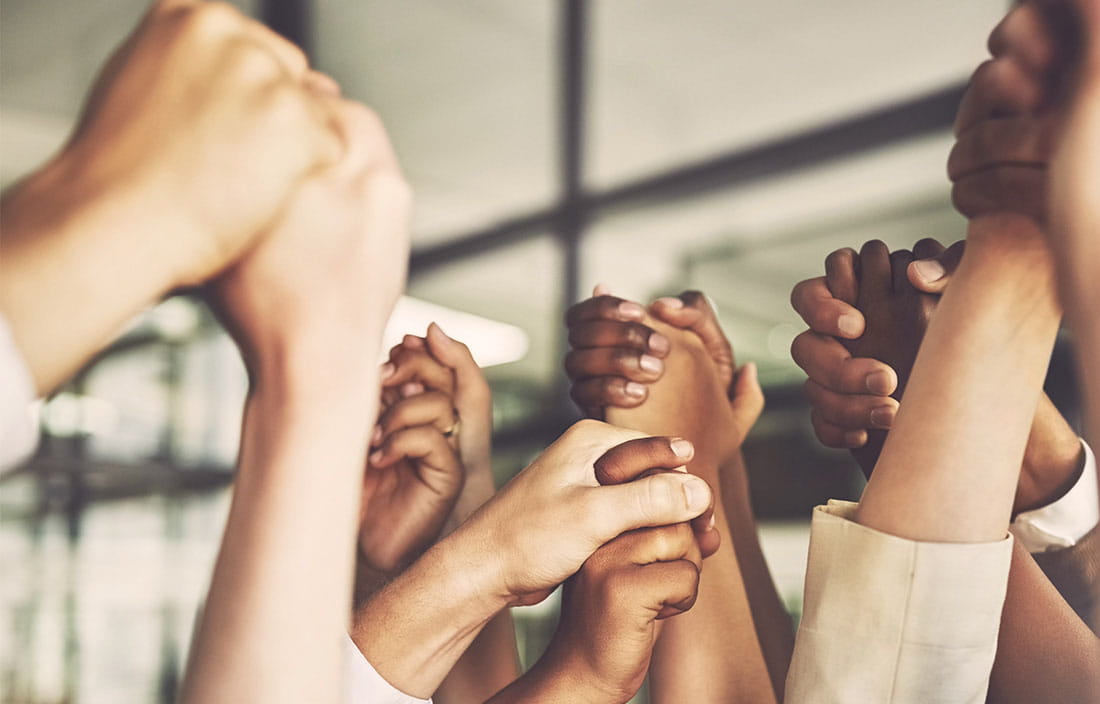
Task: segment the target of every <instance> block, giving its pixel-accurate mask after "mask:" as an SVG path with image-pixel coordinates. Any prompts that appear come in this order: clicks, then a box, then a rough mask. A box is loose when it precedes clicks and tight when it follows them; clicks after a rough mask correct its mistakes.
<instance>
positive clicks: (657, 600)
mask: <svg viewBox="0 0 1100 704" xmlns="http://www.w3.org/2000/svg"><path fill="white" fill-rule="evenodd" d="M596 293H597V294H598V295H597V296H596V297H594V298H592V299H589V300H587V301H584V302H582V303H580V304H578V305H576V306H574V307H573V308H572V309H571V310H570V311H569V313H568V316H567V323H568V325H569V328H570V340H571V342H572V343H573V345H574V347H575V349H574V350H573V351H572V352H571V353H570V354H569V356H568V358H567V360H566V368H567V371H568V373H569V374H570V376H571V377H572V378H573V379H574V387H573V395H574V398H575V399H576V400H577V402H578V403H579V404H580V405H581V406H582V407H583V408H585V409H587V410H588V414H589V415H590V416H592V417H595V418H601V419H602V418H603V417H604V416H605V415H606V416H607V419H608V420H610V421H612V422H614V423H616V426H618V427H613V426H611V425H606V424H604V423H600V422H596V421H595V420H586V421H581V422H579V423H577V424H576V425H574V426H573V427H571V428H570V429H569V430H567V431H566V433H565V434H563V436H562V437H561V438H560V439H558V440H557V441H556V442H555V443H554V444H553V445H551V446H550V447H549V448H548V449H547V450H546V451H545V452H544V453H542V454H541V455H540V456H539V458H538V459H536V460H535V461H534V462H533V463H532V464H531V465H530V466H529V467H527V468H526V469H525V470H524V471H523V472H521V473H520V474H519V475H517V476H516V477H515V478H514V479H513V480H512V481H511V482H509V483H508V484H507V485H506V486H505V487H504V488H503V489H502V490H501V491H500V493H499V494H496V495H495V496H494V495H493V485H492V476H491V468H490V463H489V457H490V447H489V446H490V436H491V402H490V394H489V387H488V385H487V384H486V382H485V379H484V377H483V375H482V373H481V371H480V369H479V368H478V366H477V364H476V363H475V361H474V360H473V358H472V356H471V354H470V352H469V350H468V349H467V348H466V346H465V345H463V344H462V343H460V342H458V341H456V340H452V339H451V338H449V337H448V336H447V335H446V334H445V333H444V332H443V331H442V330H440V329H439V327H438V326H435V325H433V326H431V327H430V328H429V329H428V331H427V334H426V335H425V336H424V337H417V336H413V335H408V336H406V337H405V338H404V340H403V341H402V342H401V343H400V344H399V345H397V346H395V347H394V348H393V349H392V350H391V351H390V357H389V361H388V362H387V363H386V364H385V365H383V370H382V386H383V392H382V398H381V401H382V410H381V413H380V416H379V421H378V425H377V427H376V428H375V430H374V431H373V433H372V451H371V453H370V456H369V460H368V468H367V471H366V473H365V478H364V495H363V497H364V498H363V509H362V513H361V524H360V533H359V564H358V569H357V586H356V595H357V607H356V611H357V613H356V615H355V617H354V618H353V621H354V624H355V625H353V633H356V631H357V630H358V631H359V632H360V633H361V634H364V635H362V637H358V636H357V637H356V640H357V642H359V645H360V647H361V649H362V650H363V651H364V653H365V655H366V656H367V657H368V659H369V660H370V661H371V663H372V664H373V665H375V667H377V668H378V669H379V671H380V672H383V674H385V675H386V677H387V679H389V680H390V681H391V682H400V683H401V685H402V689H404V690H405V691H407V692H410V693H414V694H421V693H423V694H428V693H431V692H434V691H435V687H436V680H434V679H432V676H431V675H430V674H429V673H426V672H425V670H426V669H431V666H432V665H433V664H434V663H427V664H425V666H424V667H423V668H421V667H419V666H418V665H417V664H416V662H415V660H410V659H408V658H406V659H405V660H404V661H402V660H401V659H400V658H396V657H395V658H393V659H390V658H389V657H388V651H386V650H384V649H382V646H381V645H380V644H379V643H380V641H382V640H383V636H384V635H385V636H386V637H387V638H389V639H390V640H393V638H394V636H393V634H394V633H395V632H396V631H397V630H398V629H394V628H387V624H388V623H391V621H389V619H392V618H393V611H394V608H393V607H396V606H399V605H400V606H401V607H402V608H403V609H405V610H407V609H408V608H409V607H410V605H409V604H408V603H407V602H402V601H401V600H400V599H399V598H398V595H399V594H401V593H402V592H401V590H400V589H399V588H398V587H399V585H400V583H401V580H400V579H399V576H400V575H402V573H405V572H406V571H408V572H410V573H414V574H415V573H417V571H418V570H421V571H422V570H424V569H427V568H425V567H423V565H425V564H427V565H430V564H433V563H440V562H444V563H445V562H447V560H448V559H454V557H455V556H457V555H471V556H472V555H476V556H477V559H476V563H477V564H476V566H473V565H471V564H469V563H463V568H464V570H463V571H464V572H465V573H466V574H464V575H460V576H459V578H458V579H459V580H460V581H468V582H472V583H474V584H475V585H476V589H473V590H471V591H472V592H473V593H475V594H477V595H480V596H478V597H477V598H478V599H479V600H488V601H490V603H488V604H486V605H485V607H484V612H485V615H486V617H488V616H489V615H491V614H492V613H495V612H497V611H499V610H500V609H502V608H504V607H506V606H516V605H527V604H533V603H537V602H538V601H541V600H542V599H544V598H545V597H546V596H548V595H549V594H550V592H551V591H553V589H554V588H556V587H557V586H558V585H559V584H561V583H563V582H564V584H565V590H564V594H563V605H562V618H561V621H560V624H559V627H558V629H557V632H556V634H555V636H554V638H553V640H552V642H551V645H550V646H549V648H548V650H547V652H546V654H545V655H544V656H543V658H542V659H541V660H540V661H539V663H538V664H537V665H536V666H535V667H534V668H532V670H531V671H530V672H529V673H528V674H527V675H525V676H524V677H522V678H520V679H519V680H517V681H516V682H515V683H513V684H512V685H511V686H510V687H509V688H507V689H505V691H504V692H502V693H501V694H500V701H510V700H513V699H517V700H519V699H523V698H524V697H525V696H534V694H535V693H536V692H537V693H538V694H539V695H540V696H547V695H549V694H550V693H551V691H557V690H558V689H560V690H561V694H562V695H563V696H567V697H571V698H577V697H580V698H583V695H582V694H581V693H583V692H589V693H591V696H592V698H593V700H607V701H625V700H626V699H629V698H630V697H631V696H633V695H634V693H635V692H636V691H637V689H638V688H639V687H640V686H641V683H642V680H643V679H644V678H645V676H646V673H647V671H648V667H649V661H650V657H651V654H652V651H653V646H654V643H655V641H656V639H657V636H658V633H659V629H660V621H661V620H663V619H665V618H669V617H673V616H676V615H677V614H680V613H683V612H684V611H686V610H688V609H690V608H691V606H692V605H693V603H694V602H695V599H696V596H697V590H698V586H699V575H700V570H701V569H703V560H704V558H705V557H707V556H709V555H711V554H713V553H714V552H715V551H716V550H717V549H718V547H719V544H720V541H721V538H720V536H719V531H718V528H717V527H716V525H715V519H714V515H715V505H714V502H715V492H714V491H712V490H711V487H710V486H709V485H708V483H707V482H706V481H704V480H703V479H702V478H700V477H697V476H693V475H692V474H691V473H690V472H689V470H690V468H691V467H692V465H693V464H694V463H695V462H697V461H706V462H708V463H710V464H712V465H715V466H717V465H719V464H722V463H723V461H724V460H725V459H726V456H728V455H730V454H732V453H734V452H736V451H737V450H738V448H739V446H740V444H741V441H742V440H743V437H744V434H745V433H747V431H748V429H749V428H750V427H751V426H752V424H753V422H754V421H755V419H756V417H757V416H758V415H759V413H760V410H761V409H762V406H763V397H762V394H761V392H760V389H759V387H758V385H757V383H756V378H755V371H754V368H753V367H752V366H751V365H749V366H747V368H746V369H745V370H742V371H741V373H740V374H735V370H734V366H733V364H734V361H733V354H732V350H731V348H730V346H729V343H728V342H727V341H726V339H725V337H724V336H723V335H722V333H721V331H720V329H719V327H718V322H717V319H716V318H715V316H714V314H713V312H712V310H711V308H710V307H709V305H708V304H707V303H706V301H705V299H704V298H703V297H702V296H701V295H699V294H685V295H684V296H683V297H682V299H679V298H673V299H662V300H660V301H658V302H657V303H655V304H654V306H652V307H651V308H650V309H649V310H647V309H645V308H643V307H642V306H640V305H638V304H636V303H633V302H630V301H624V300H621V299H618V298H615V297H612V296H609V295H606V294H605V293H604V291H603V289H597V292H596ZM658 329H659V330H660V332H658ZM651 353H652V354H651ZM735 377H736V381H735ZM658 379H663V383H662V384H661V385H659V386H654V387H653V394H652V398H650V399H649V401H648V402H647V403H644V404H643V401H646V397H647V396H649V395H650V389H649V386H650V385H653V384H654V383H655V382H657V381H658ZM673 385H680V386H681V387H683V386H687V385H690V386H691V387H692V389H697V390H699V393H684V394H680V393H672V392H671V387H672V386H673ZM639 391H640V393H639ZM644 414H649V415H648V416H647V415H644ZM673 417H674V418H676V419H677V421H676V425H673V426H669V425H668V424H667V423H666V422H665V419H667V418H673ZM666 427H667V428H669V429H670V430H673V431H677V430H679V429H680V428H683V429H684V430H685V432H684V434H683V435H671V434H670V433H669V432H668V430H663V429H665V428H666ZM713 427H727V428H738V429H739V432H738V433H708V434H706V435H705V436H702V435H699V434H698V432H697V430H698V429H700V428H713ZM658 432H660V433H661V435H659V436H650V437H645V436H644V435H643V433H646V434H651V435H652V434H655V433H658ZM685 436H690V437H691V439H690V440H689V439H688V438H687V437H685ZM715 440H718V442H715ZM441 536H445V537H441ZM437 541H438V542H437ZM421 556H424V558H425V559H423V560H419V561H418V558H420V557H421ZM471 562H473V560H471ZM452 564H453V563H452ZM428 581H430V580H425V579H421V582H428ZM391 582H394V586H392V587H389V588H387V585H388V584H390V583H391ZM390 595H392V596H393V599H392V601H393V603H392V604H391V603H390V601H391V599H389V598H388V597H389V596H390ZM433 607H434V609H435V611H436V612H437V613H438V611H439V610H440V607H439V604H438V602H436V603H433ZM372 634H374V635H372ZM442 672H443V671H442V670H441V672H440V674H442ZM563 675H564V676H563ZM421 682H423V684H421Z"/></svg>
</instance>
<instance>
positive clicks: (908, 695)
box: [785, 501, 1012, 704]
mask: <svg viewBox="0 0 1100 704" xmlns="http://www.w3.org/2000/svg"><path fill="white" fill-rule="evenodd" d="M856 507H857V504H854V503H850V502H846V501H830V502H829V505H828V506H818V507H817V508H816V509H814V514H813V523H812V528H811V530H810V555H809V563H808V565H807V571H806V590H805V598H804V602H803V613H802V622H801V623H800V624H799V627H798V635H797V636H796V638H795V645H794V654H793V656H792V659H791V667H790V670H789V672H788V674H787V696H786V699H785V702H786V703H787V704H805V703H808V702H812V703H813V704H850V703H851V702H876V703H877V704H947V703H948V702H951V703H953V704H984V702H985V699H986V691H987V690H988V688H989V675H990V672H991V670H992V668H993V657H994V655H995V654H996V652H997V633H998V631H999V629H1000V624H1001V609H1002V608H1003V607H1004V599H1005V590H1006V588H1007V584H1008V568H1009V564H1010V562H1011V559H1012V537H1011V536H1008V535H1006V536H1005V539H1004V540H1000V541H997V542H993V543H925V542H917V541H913V540H906V539H904V538H899V537H897V536H894V535H888V534H886V533H882V532H880V531H876V530H873V529H871V528H868V527H867V526H864V525H860V524H859V523H856V522H855V521H854V520H853V519H854V515H855V510H856Z"/></svg>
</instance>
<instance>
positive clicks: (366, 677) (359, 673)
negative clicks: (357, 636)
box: [344, 633, 432, 704]
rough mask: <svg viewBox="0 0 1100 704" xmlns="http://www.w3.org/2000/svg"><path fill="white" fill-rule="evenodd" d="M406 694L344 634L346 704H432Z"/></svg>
mask: <svg viewBox="0 0 1100 704" xmlns="http://www.w3.org/2000/svg"><path fill="white" fill-rule="evenodd" d="M431 701H432V700H431V699H417V698H416V697H411V696H409V695H408V694H405V693H404V692H402V691H401V690H399V689H398V688H397V687H394V686H393V685H392V684H390V683H389V682H387V681H386V680H385V679H383V678H382V675H380V674H378V671H377V670H375V669H374V666H372V665H371V664H370V663H369V662H367V659H366V658H365V657H363V653H361V652H360V651H359V648H358V646H356V645H355V641H353V640H352V639H351V636H349V635H347V634H346V633H345V634H344V704H431Z"/></svg>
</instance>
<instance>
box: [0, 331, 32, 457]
mask: <svg viewBox="0 0 1100 704" xmlns="http://www.w3.org/2000/svg"><path fill="white" fill-rule="evenodd" d="M33 403H34V381H33V380H32V379H31V372H30V369H28V368H27V363H26V362H25V361H24V360H23V355H22V354H21V353H20V352H19V348H18V347H16V346H15V339H14V338H13V337H12V336H11V330H10V329H9V328H8V321H7V320H5V319H4V317H3V316H0V474H3V473H4V472H7V471H8V470H10V469H14V468H15V467H16V466H17V465H18V464H19V463H20V462H22V461H23V460H25V459H27V457H29V456H30V454H31V453H32V452H34V448H35V447H36V446H37V445H38V425H37V423H35V419H34V410H33V408H32V404H33Z"/></svg>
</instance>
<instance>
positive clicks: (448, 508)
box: [352, 324, 519, 704]
mask: <svg viewBox="0 0 1100 704" xmlns="http://www.w3.org/2000/svg"><path fill="white" fill-rule="evenodd" d="M383 376H384V378H383V382H382V383H383V393H382V403H383V406H384V407H385V411H384V412H383V413H382V415H381V418H380V419H379V422H378V427H377V430H376V431H375V434H374V439H373V440H372V447H373V448H374V451H373V452H372V454H371V456H370V461H369V464H368V467H367V474H366V477H365V479H364V486H363V497H364V500H363V508H362V519H361V521H360V541H359V542H360V551H359V564H358V566H357V572H358V579H357V583H356V604H355V607H354V608H353V611H352V619H353V625H352V629H353V630H354V629H356V628H357V627H356V626H355V624H354V621H355V619H356V618H358V617H361V616H362V614H363V613H364V612H363V610H362V608H361V607H362V606H363V605H364V604H365V603H366V601H367V600H368V599H369V597H370V596H372V595H373V594H374V593H376V592H377V591H378V589H380V588H381V587H382V586H384V585H385V584H386V583H388V582H390V581H392V580H393V579H394V578H396V577H397V575H399V574H400V573H401V572H402V571H403V570H404V569H405V568H406V567H407V566H408V565H409V564H410V563H411V562H412V561H413V560H414V559H415V558H417V557H419V556H420V555H421V554H422V553H423V552H424V550H426V549H427V548H428V547H430V546H431V545H432V544H434V543H435V542H436V541H437V540H438V539H439V537H440V535H441V534H442V535H446V534H449V533H451V532H453V531H454V529H455V528H457V527H458V526H459V525H461V524H462V523H463V522H464V521H465V520H466V519H467V518H469V516H470V514H472V513H473V511H474V510H476V509H477V508H479V507H480V506H481V505H482V504H484V503H485V502H486V501H488V500H489V499H490V498H492V496H493V493H494V488H493V477H492V468H491V466H490V464H489V463H490V457H491V453H490V442H491V436H492V397H491V394H490V391H489V385H488V383H486V381H485V377H484V375H482V373H481V369H479V368H478V366H477V363H476V362H474V359H473V357H472V356H471V355H470V351H469V349H467V347H466V346H465V345H464V344H462V343H461V342H458V341H456V340H452V339H451V338H449V337H448V336H447V335H446V334H445V333H443V331H442V330H441V329H440V328H439V326H438V325H435V324H432V325H431V326H430V327H429V328H428V332H427V335H426V337H417V336H415V335H406V336H405V338H404V340H403V341H402V342H401V343H400V344H399V345H397V346H396V347H395V348H394V349H393V350H392V351H391V352H390V360H389V362H387V364H386V365H384V366H383ZM518 668H519V658H518V655H517V653H516V639H515V631H514V629H513V626H512V618H511V615H510V613H509V612H508V611H507V610H504V611H501V612H500V613H499V614H498V615H497V616H495V617H494V618H493V620H492V621H490V622H489V624H488V625H487V626H486V627H485V628H484V629H483V630H482V631H481V633H480V634H479V635H478V636H477V638H476V639H475V640H474V642H473V643H472V645H471V646H470V647H469V648H468V649H467V650H466V652H465V653H463V654H462V656H461V657H460V658H459V659H458V661H457V662H456V663H455V666H454V668H453V669H452V670H451V672H450V673H449V674H448V675H447V677H446V679H444V681H443V683H442V684H441V685H440V687H439V689H438V690H437V691H436V692H435V694H434V696H433V700H434V701H435V702H437V703H438V704H447V703H448V702H458V703H460V704H461V703H463V702H483V701H485V700H487V699H489V698H490V697H491V696H493V695H494V694H496V693H497V692H499V691H500V690H501V689H503V688H504V687H505V686H507V685H508V684H510V683H511V682H512V681H513V680H515V679H516V677H517V676H518V674H519V669H518Z"/></svg>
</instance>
